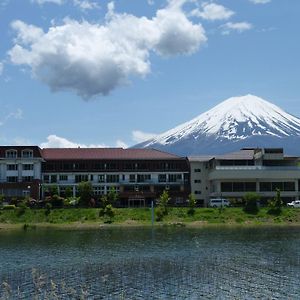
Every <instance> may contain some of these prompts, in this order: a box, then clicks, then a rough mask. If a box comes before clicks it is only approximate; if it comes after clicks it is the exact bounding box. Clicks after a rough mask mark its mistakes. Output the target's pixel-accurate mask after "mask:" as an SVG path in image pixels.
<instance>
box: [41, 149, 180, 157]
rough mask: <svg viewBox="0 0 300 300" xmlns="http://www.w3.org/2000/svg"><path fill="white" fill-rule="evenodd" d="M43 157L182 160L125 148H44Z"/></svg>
mask: <svg viewBox="0 0 300 300" xmlns="http://www.w3.org/2000/svg"><path fill="white" fill-rule="evenodd" d="M42 155H43V158H44V159H46V160H60V159H64V160H71V159H72V160H89V159H90V160H93V159H96V160H109V159H112V160H115V159H116V160H118V159H123V160H124V159H125V160H126V159H129V160H131V159H150V160H152V159H154V160H160V159H181V157H179V156H177V155H174V154H171V153H167V152H162V151H159V150H155V149H123V148H44V149H42Z"/></svg>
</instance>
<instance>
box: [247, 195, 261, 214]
mask: <svg viewBox="0 0 300 300" xmlns="http://www.w3.org/2000/svg"><path fill="white" fill-rule="evenodd" d="M244 200H245V207H244V211H245V212H247V213H252V214H255V213H257V212H258V211H259V206H258V202H259V200H260V196H259V195H258V194H257V193H254V192H249V193H246V194H245V196H244Z"/></svg>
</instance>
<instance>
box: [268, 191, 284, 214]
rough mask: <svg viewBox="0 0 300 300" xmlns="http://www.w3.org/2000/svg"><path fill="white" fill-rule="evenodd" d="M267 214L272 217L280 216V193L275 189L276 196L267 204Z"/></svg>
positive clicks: (281, 204) (281, 203)
mask: <svg viewBox="0 0 300 300" xmlns="http://www.w3.org/2000/svg"><path fill="white" fill-rule="evenodd" d="M268 206H269V210H268V213H269V214H272V215H280V214H281V211H282V206H283V202H282V200H281V193H280V190H279V189H276V196H275V198H274V199H273V200H271V201H269V203H268Z"/></svg>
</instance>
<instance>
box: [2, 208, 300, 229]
mask: <svg viewBox="0 0 300 300" xmlns="http://www.w3.org/2000/svg"><path fill="white" fill-rule="evenodd" d="M99 211H100V209H92V208H74V209H53V210H51V211H50V213H49V214H47V212H46V210H45V209H34V210H33V209H26V210H25V211H24V213H22V214H20V213H19V212H18V211H17V210H1V211H0V228H15V227H19V226H24V224H27V225H40V226H42V225H44V226H46V225H57V226H61V227H63V226H66V227H70V228H71V227H83V228H84V227H89V226H91V227H93V226H99V225H101V224H107V223H108V219H107V218H106V217H102V216H99ZM114 211H115V216H114V217H113V219H112V220H111V221H112V224H115V225H124V226H130V225H151V210H150V209H149V208H133V209H130V208H122V209H114ZM155 224H157V225H163V224H184V225H190V226H201V225H205V224H229V225H231V224H253V225H260V224H268V225H269V224H296V225H297V224H298V225H300V209H292V208H283V210H282V212H281V214H280V215H272V214H269V213H268V209H267V208H262V209H260V211H259V212H258V213H257V214H249V213H245V212H244V211H243V209H242V208H226V209H222V210H221V209H213V208H197V209H196V210H195V213H194V215H189V214H188V209H187V208H169V213H168V215H167V216H165V217H164V219H163V220H162V221H161V222H155Z"/></svg>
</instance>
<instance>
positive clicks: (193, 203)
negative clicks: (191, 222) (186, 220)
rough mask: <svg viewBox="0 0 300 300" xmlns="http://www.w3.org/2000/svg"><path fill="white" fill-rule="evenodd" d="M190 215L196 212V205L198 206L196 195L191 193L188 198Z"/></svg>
mask: <svg viewBox="0 0 300 300" xmlns="http://www.w3.org/2000/svg"><path fill="white" fill-rule="evenodd" d="M188 205H189V209H188V212H187V213H188V215H191V216H193V215H194V214H195V207H196V197H195V195H194V194H189V199H188Z"/></svg>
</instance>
